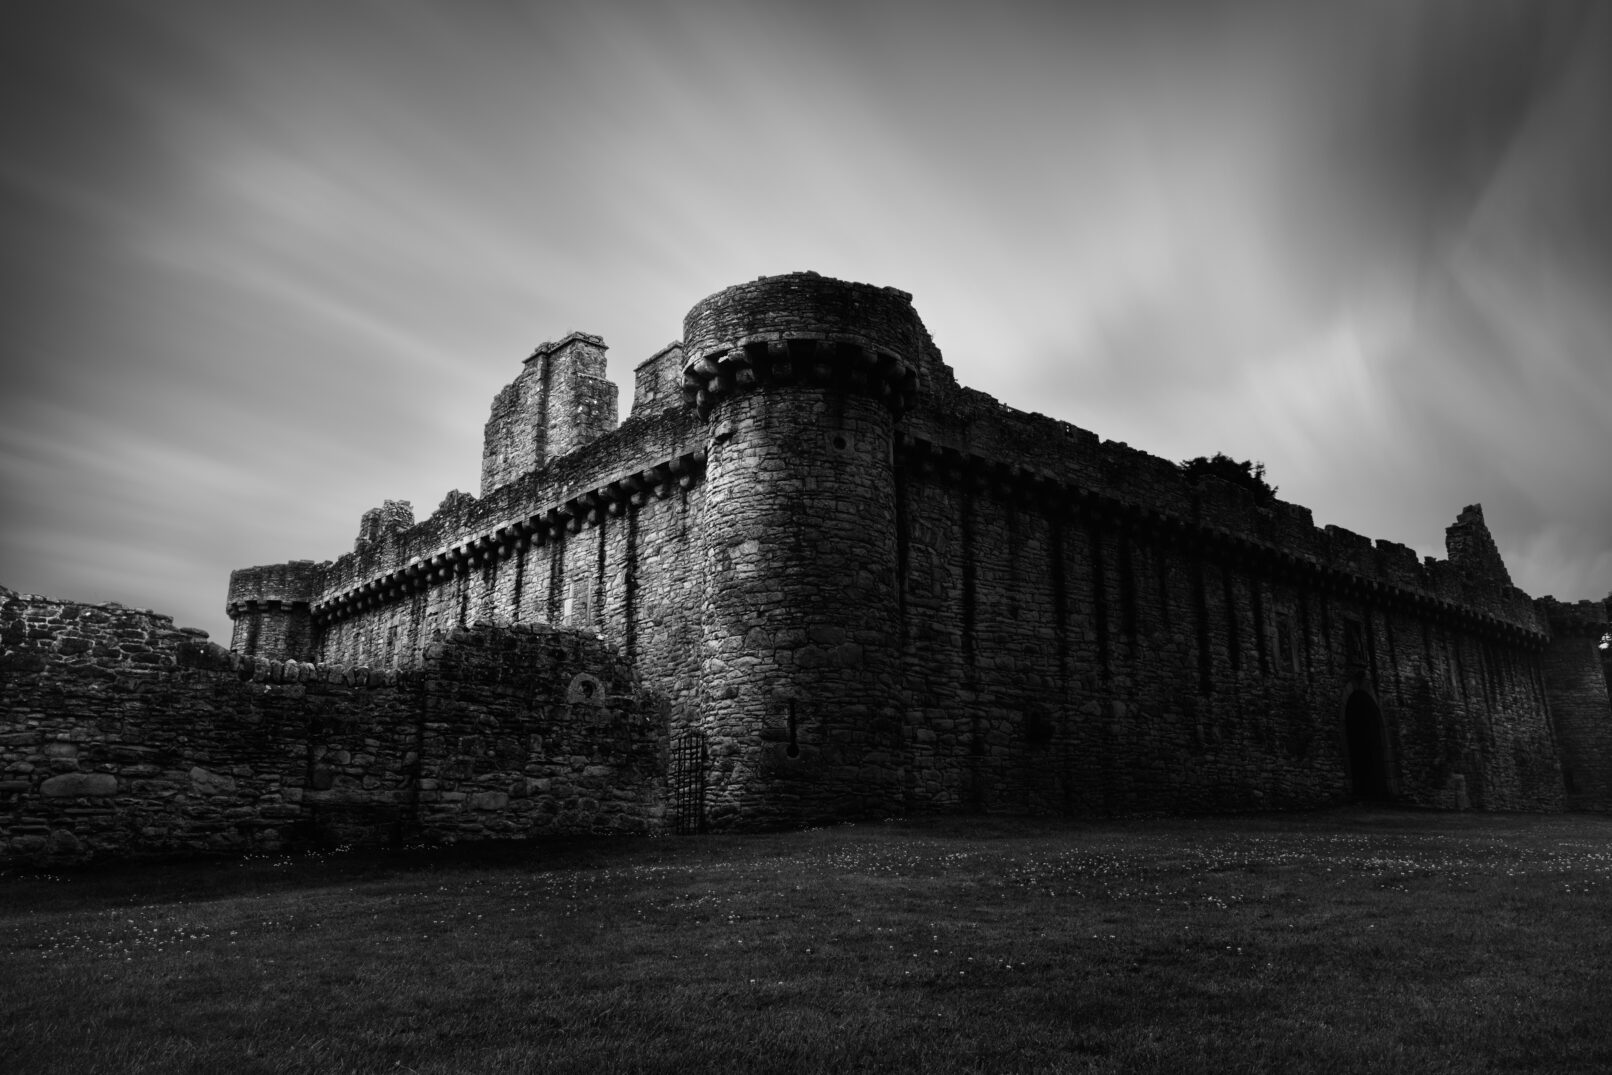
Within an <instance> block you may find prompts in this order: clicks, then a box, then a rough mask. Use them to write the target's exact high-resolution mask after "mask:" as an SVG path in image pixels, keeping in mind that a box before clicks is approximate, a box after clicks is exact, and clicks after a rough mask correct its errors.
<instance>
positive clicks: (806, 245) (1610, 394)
mask: <svg viewBox="0 0 1612 1075" xmlns="http://www.w3.org/2000/svg"><path fill="white" fill-rule="evenodd" d="M4 17H5V24H4V29H3V32H0V123H3V132H0V133H3V141H0V311H3V318H0V348H3V350H0V357H3V360H4V377H5V382H4V391H3V393H0V482H3V486H0V582H3V583H5V584H6V585H9V586H11V587H12V588H14V589H19V590H23V591H27V592H35V593H45V594H50V595H55V596H63V597H71V598H77V599H81V600H92V601H106V600H116V601H121V602H124V603H125V604H132V605H136V606H140V607H153V608H156V609H158V610H160V611H166V612H170V613H172V614H174V615H175V617H176V619H177V620H178V621H179V622H180V623H181V624H188V625H194V626H199V627H203V628H206V629H208V630H209V631H211V632H213V636H214V637H215V638H217V639H219V640H221V641H225V642H227V641H228V620H227V619H226V617H225V616H224V613H223V603H224V596H225V586H226V584H227V580H228V575H229V572H230V570H231V569H232V568H235V567H241V566H247V565H252V564H260V563H274V562H279V561H284V560H291V559H303V558H306V559H316V560H317V559H328V558H333V557H335V556H338V555H340V554H341V553H342V552H344V551H346V550H348V549H350V548H351V546H352V540H353V537H354V536H355V535H356V533H357V529H358V518H359V515H360V513H362V512H363V511H364V510H365V509H367V508H370V507H373V506H376V505H378V504H379V503H380V502H381V501H382V500H383V499H385V498H403V499H408V500H412V501H413V502H414V506H415V512H416V516H417V517H421V518H423V517H424V516H426V515H429V514H430V513H431V512H432V511H433V510H434V509H435V507H436V505H437V504H438V503H439V502H440V500H441V499H442V497H443V495H444V494H445V493H447V491H448V490H449V489H452V488H461V489H465V490H469V491H472V492H474V491H476V490H477V487H478V481H479V472H480V470H479V468H480V458H481V430H482V424H483V422H484V421H485V420H486V417H487V412H488V407H489V405H490V404H491V401H492V398H493V395H494V393H496V392H497V390H498V389H499V388H500V387H501V386H502V385H504V384H506V383H507V382H508V381H509V380H511V379H512V378H513V377H514V375H515V374H516V373H517V372H518V371H519V369H520V364H521V359H522V358H524V357H525V356H526V355H527V354H528V353H530V351H531V348H532V346H533V345H534V344H536V343H538V342H541V341H543V340H546V339H554V338H557V337H559V336H560V335H562V334H564V333H565V332H567V331H570V330H572V329H581V330H583V331H588V332H595V333H599V334H601V335H603V336H604V337H605V339H606V341H607V342H608V343H609V345H610V356H611V373H612V376H613V378H614V379H615V380H616V381H617V383H618V384H620V385H621V386H622V393H623V410H624V411H625V408H626V403H627V400H629V399H630V397H631V370H632V367H633V366H634V365H635V364H636V363H637V362H639V361H640V360H642V359H643V358H645V357H647V356H648V355H649V354H650V353H652V352H653V351H655V350H656V349H658V348H659V347H661V346H662V345H664V344H666V343H668V342H670V341H671V340H673V339H675V338H677V337H678V336H679V334H680V333H681V319H682V316H683V314H684V313H685V312H686V310H687V309H688V307H689V306H691V305H692V304H693V303H695V302H696V301H698V300H699V299H700V298H702V297H704V296H705V295H707V294H709V293H711V292H713V291H716V290H718V289H720V288H722V287H726V286H728V285H730V284H733V283H738V282H741V281H744V280H748V279H752V278H754V277H756V276H760V275H770V274H775V273H780V272H790V271H795V270H803V269H813V270H816V271H818V272H821V273H823V274H825V275H831V276H838V277H842V278H847V279H853V280H862V281H867V282H870V283H875V284H889V285H893V286H896V287H899V288H902V289H904V290H907V291H911V292H912V293H913V294H914V303H915V305H916V306H917V308H918V311H919V313H920V315H921V316H922V317H923V318H924V320H925V322H926V323H927V324H928V326H929V328H930V331H931V332H932V333H933V335H934V337H935V340H936V342H937V344H938V345H939V346H940V348H941V350H942V352H943V354H944V355H945V357H946V359H947V361H948V362H950V363H951V365H952V366H953V367H954V368H955V369H956V370H957V373H958V376H959V379H960V380H962V381H963V383H965V384H968V385H971V386H973V387H976V388H981V389H984V390H986V391H989V392H991V393H992V394H994V395H996V396H997V397H998V398H1000V399H1001V400H1003V401H1004V402H1006V403H1009V404H1011V405H1013V406H1016V407H1020V408H1023V409H1026V410H1037V411H1041V412H1044V413H1047V414H1051V415H1055V416H1057V417H1059V418H1063V419H1066V420H1068V421H1071V422H1074V423H1076V424H1078V425H1081V426H1084V427H1086V428H1088V429H1091V430H1094V431H1096V432H1097V433H1098V434H1100V435H1101V436H1103V437H1105V438H1108V439H1112V440H1122V441H1126V442H1128V443H1130V444H1132V445H1134V446H1136V447H1139V448H1143V449H1145V450H1147V451H1150V452H1153V453H1155V454H1158V455H1162V456H1165V457H1168V458H1172V459H1177V460H1179V459H1182V458H1186V457H1189V456H1195V455H1202V454H1212V453H1214V452H1216V451H1225V452H1227V453H1229V454H1232V455H1234V456H1236V457H1238V458H1252V459H1259V460H1263V461H1265V463H1266V464H1267V466H1268V477H1269V479H1270V480H1271V481H1273V482H1274V483H1275V484H1277V485H1278V486H1279V487H1280V493H1281V496H1282V497H1283V498H1284V499H1288V500H1292V501H1294V502H1297V503H1300V504H1304V505H1306V506H1308V507H1310V508H1311V509H1312V510H1313V511H1314V512H1315V516H1316V521H1317V522H1318V523H1321V524H1326V523H1336V524H1338V525H1341V526H1344V527H1347V528H1349V529H1351V530H1355V531H1357V532H1361V533H1364V534H1367V535H1369V536H1371V537H1374V538H1390V539H1393V540H1396V541H1400V542H1403V543H1405V544H1408V545H1411V546H1413V547H1415V548H1416V549H1418V551H1420V552H1421V553H1423V554H1437V555H1440V556H1442V555H1443V533H1444V527H1445V526H1447V525H1448V524H1449V523H1451V522H1452V521H1453V520H1454V518H1455V516H1456V514H1457V512H1459V511H1460V509H1461V507H1462V506H1463V505H1465V504H1468V503H1472V502H1482V504H1483V505H1484V508H1485V512H1486V515H1487V517H1488V520H1489V524H1490V527H1491V529H1492V530H1493V531H1494V533H1495V536H1496V539H1497V540H1498V541H1499V544H1500V547H1501V550H1502V552H1503V554H1504V555H1505V558H1506V560H1507V562H1508V564H1509V565H1510V567H1511V572H1512V575H1513V578H1514V579H1515V580H1516V582H1517V583H1518V584H1519V585H1520V586H1522V587H1523V588H1524V589H1526V590H1528V591H1529V592H1531V593H1534V594H1536V595H1538V594H1545V593H1554V594H1555V595H1557V596H1558V597H1562V598H1573V599H1576V598H1580V597H1599V596H1603V595H1605V594H1606V593H1607V591H1608V589H1609V588H1612V481H1609V480H1608V473H1609V470H1612V164H1609V160H1612V123H1609V113H1612V4H1594V3H1591V4H1586V5H1582V6H1580V5H1577V4H1569V3H1540V2H1519V3H1504V2H1500V0H1485V2H1483V3H1453V4H1443V3H1439V4H1424V3H1412V2H1406V0H1390V2H1386V3H1382V4H1372V3H1361V2H1354V0H1351V2H1348V3H1329V4H1325V5H1320V4H1317V5H1305V4H1300V3H1274V4H1256V3H1213V2H1206V0H1190V2H1182V3H1176V4H1141V3H1116V4H1080V3H1044V4H1033V5H1024V4H1011V3H1001V2H997V3H991V4H979V3H974V4H962V3H955V4H951V5H947V4H943V3H877V2H868V0H857V2H854V3H846V4H839V3H824V2H813V3H804V2H803V3H796V4H767V3H759V2H755V0H750V2H739V3H731V4H729V3H707V2H704V0H685V2H680V3H672V4H652V3H647V2H640V3H632V4H611V3H608V2H602V0H589V2H585V3H579V4H576V5H567V4H564V3H559V2H555V0H546V2H544V3H541V4H531V5H521V4H515V3H508V4H491V3H488V4H473V3H462V2H455V3H451V4H450V3H442V4H436V5H428V4H409V3H397V2H393V3H384V4H382V3H375V4H366V3H309V4H288V3H283V2H279V0H276V2H274V3H269V2H263V3H258V4H230V3H220V2H219V0H207V2H204V3H194V4H192V3H176V2H142V3H139V4H134V3H130V4H113V3H88V2H85V3H72V4H67V3H61V2H58V0H41V2H37V3H34V2H28V0H21V2H17V3H8V4H7V5H6V7H5V11H4Z"/></svg>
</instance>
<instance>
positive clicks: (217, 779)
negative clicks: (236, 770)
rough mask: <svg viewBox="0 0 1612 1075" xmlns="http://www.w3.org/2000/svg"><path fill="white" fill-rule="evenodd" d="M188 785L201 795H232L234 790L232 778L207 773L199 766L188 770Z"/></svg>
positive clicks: (234, 785)
mask: <svg viewBox="0 0 1612 1075" xmlns="http://www.w3.org/2000/svg"><path fill="white" fill-rule="evenodd" d="M190 783H191V786H192V787H194V788H195V789H196V790H197V791H198V792H199V793H201V794H203V795H232V794H234V793H235V788H236V784H235V778H234V777H232V776H228V775H226V774H223V773H214V772H209V771H208V770H206V769H203V768H202V767H201V766H199V765H197V766H195V767H193V768H192V769H191V770H190Z"/></svg>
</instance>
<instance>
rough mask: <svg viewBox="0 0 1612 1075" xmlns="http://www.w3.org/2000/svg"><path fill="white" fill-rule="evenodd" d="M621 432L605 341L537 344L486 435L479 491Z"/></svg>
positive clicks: (586, 337) (579, 336)
mask: <svg viewBox="0 0 1612 1075" xmlns="http://www.w3.org/2000/svg"><path fill="white" fill-rule="evenodd" d="M614 428H616V386H615V385H614V384H612V383H611V382H610V381H609V380H608V379H607V378H606V377H605V343H604V341H603V340H601V339H600V338H599V337H597V336H593V335H590V334H588V333H586V332H572V333H570V334H568V335H566V336H565V337H563V338H562V339H560V340H557V341H553V342H550V343H544V344H540V345H538V347H537V348H536V349H535V350H534V351H533V352H532V354H531V355H530V356H529V357H528V358H527V359H526V361H525V363H524V365H523V368H522V369H521V372H520V375H519V376H518V377H516V378H515V380H514V381H512V382H511V383H510V384H509V385H507V386H506V387H505V388H504V389H503V390H502V391H500V392H499V393H498V396H497V397H496V398H495V399H494V400H493V406H492V413H491V415H490V416H489V417H488V419H487V426H486V429H485V430H484V432H483V441H482V457H481V493H482V495H483V496H486V495H487V494H488V493H490V492H492V491H493V490H494V489H498V488H500V487H502V486H505V485H508V484H509V483H510V482H512V481H514V480H515V479H516V478H519V477H520V476H521V475H523V474H526V473H528V472H530V471H533V470H536V469H538V468H539V467H542V466H543V465H544V464H545V463H547V462H548V461H549V460H551V459H558V458H559V457H561V456H563V455H568V454H569V453H571V452H573V451H575V450H576V449H578V448H580V447H582V446H583V445H584V444H587V443H589V442H590V441H593V440H596V439H597V438H598V437H600V436H601V435H603V434H605V433H608V432H609V431H610V430H612V429H614Z"/></svg>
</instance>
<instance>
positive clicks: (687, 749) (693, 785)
mask: <svg viewBox="0 0 1612 1075" xmlns="http://www.w3.org/2000/svg"><path fill="white" fill-rule="evenodd" d="M705 764H706V752H705V736H704V735H702V734H701V733H700V732H697V731H696V732H684V733H683V734H682V735H680V736H678V737H677V738H676V739H674V740H672V810H673V825H674V826H675V827H674V831H675V832H676V833H677V834H678V835H679V836H688V835H692V834H694V833H699V832H704V831H705Z"/></svg>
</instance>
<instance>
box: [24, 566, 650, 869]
mask: <svg viewBox="0 0 1612 1075" xmlns="http://www.w3.org/2000/svg"><path fill="white" fill-rule="evenodd" d="M0 699H3V702H4V709H5V712H6V714H7V720H6V723H5V727H4V730H3V731H0V860H10V861H35V862H42V861H63V860H67V861H71V860H83V859H87V858H97V857H107V856H144V855H170V854H189V853H196V852H216V851H242V850H248V849H259V850H276V849H287V848H294V847H298V846H310V845H315V844H330V843H341V842H352V843H367V844H378V843H387V842H393V843H396V842H406V843H412V842H433V843H445V842H455V841H462V840H477V839H494V838H511V837H532V836H542V835H556V834H559V835H576V834H588V833H632V832H648V831H656V830H658V829H659V828H660V827H661V826H662V824H663V821H664V814H665V806H664V776H663V774H664V769H665V746H666V735H665V719H664V713H663V711H662V706H661V704H660V703H659V702H658V701H657V700H656V699H654V698H652V697H650V696H649V695H646V694H645V693H644V692H643V691H642V690H640V689H639V687H638V686H637V679H636V677H635V676H634V675H633V673H632V669H631V668H630V666H629V665H628V664H627V663H626V662H625V661H624V660H623V659H622V658H621V657H620V656H619V655H617V654H615V653H614V652H612V651H610V650H609V649H608V648H607V647H605V646H603V645H602V644H600V643H599V642H598V641H597V640H596V639H593V638H589V637H587V636H584V635H581V634H578V633H576V632H571V631H563V630H557V629H551V628H546V627H530V626H528V627H521V628H517V629H515V630H510V631H506V630H494V629H491V628H488V627H485V626H482V627H475V628H469V629H466V628H455V629H453V630H452V631H451V632H449V634H448V635H447V637H445V638H444V639H443V640H442V641H439V642H432V643H429V644H428V645H427V646H426V647H425V650H424V653H423V654H422V660H421V661H420V662H419V665H418V667H417V668H416V669H414V670H410V671H404V672H398V671H382V670H378V669H376V670H371V669H368V668H363V667H351V666H332V665H314V664H308V663H302V662H298V661H294V660H293V661H279V660H269V659H267V658H263V657H248V656H243V655H241V654H239V653H231V652H227V651H225V650H223V649H221V648H220V647H218V646H216V645H214V644H212V643H210V642H208V641H207V636H206V634H205V633H204V632H201V631H197V630H193V629H186V628H181V629H177V630H176V629H175V628H174V626H173V623H172V620H171V619H169V618H168V617H166V616H160V615H157V614H155V613H151V612H147V611H143V610H136V609H127V608H122V607H120V606H115V605H79V604H73V603H69V602H60V601H51V600H48V599H45V598H38V597H30V596H26V595H18V594H13V593H10V592H9V591H6V592H4V593H0Z"/></svg>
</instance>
